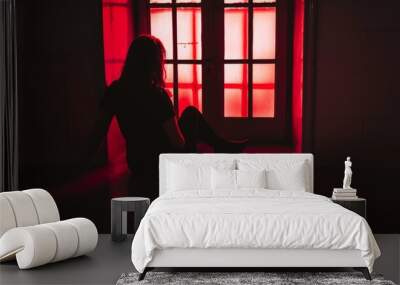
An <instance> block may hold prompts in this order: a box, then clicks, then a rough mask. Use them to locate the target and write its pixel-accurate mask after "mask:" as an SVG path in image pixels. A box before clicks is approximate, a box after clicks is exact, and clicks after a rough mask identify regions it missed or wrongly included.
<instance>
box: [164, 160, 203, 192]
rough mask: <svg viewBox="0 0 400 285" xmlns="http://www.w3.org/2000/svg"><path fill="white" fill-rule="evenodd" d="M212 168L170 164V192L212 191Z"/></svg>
mask: <svg viewBox="0 0 400 285" xmlns="http://www.w3.org/2000/svg"><path fill="white" fill-rule="evenodd" d="M210 188H211V178H210V167H207V166H193V165H188V166H186V165H182V164H177V163H173V162H170V163H169V165H168V179H167V189H168V191H185V190H200V189H210Z"/></svg>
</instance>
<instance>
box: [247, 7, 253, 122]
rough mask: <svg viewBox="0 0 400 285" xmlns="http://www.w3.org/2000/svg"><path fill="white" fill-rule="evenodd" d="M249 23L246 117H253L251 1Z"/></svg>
mask: <svg viewBox="0 0 400 285" xmlns="http://www.w3.org/2000/svg"><path fill="white" fill-rule="evenodd" d="M248 14H249V19H248V21H249V23H248V28H249V29H248V41H249V44H248V59H249V64H248V67H247V68H248V70H247V72H248V75H249V78H248V103H247V104H248V106H247V108H248V117H249V118H252V117H253V0H249V13H248Z"/></svg>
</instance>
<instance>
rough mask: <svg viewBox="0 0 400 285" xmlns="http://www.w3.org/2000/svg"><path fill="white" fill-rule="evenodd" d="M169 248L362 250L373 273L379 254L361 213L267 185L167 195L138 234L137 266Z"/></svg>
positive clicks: (135, 246)
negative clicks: (260, 188) (237, 189)
mask: <svg viewBox="0 0 400 285" xmlns="http://www.w3.org/2000/svg"><path fill="white" fill-rule="evenodd" d="M165 248H274V249H279V248H301V249H358V250H360V251H361V255H362V257H363V259H364V260H365V264H366V266H367V267H368V268H369V270H370V271H371V272H372V267H373V263H374V260H375V259H376V258H377V257H379V255H380V251H379V248H378V246H377V244H376V241H375V239H374V237H373V235H372V232H371V229H370V227H369V226H368V223H367V222H366V221H365V219H363V218H362V217H360V216H359V215H357V214H355V213H353V212H351V211H349V210H347V209H344V208H343V207H341V206H339V205H337V204H335V203H333V202H332V201H330V200H329V199H328V198H326V197H324V196H320V195H315V194H311V193H306V192H299V191H277V190H265V189H264V190H258V189H247V190H240V191H232V192H230V191H218V192H216V193H211V192H207V191H180V192H171V193H167V194H164V195H163V196H161V197H159V198H158V199H156V200H155V201H154V202H153V203H152V204H151V206H150V208H149V210H148V211H147V213H146V215H145V217H144V218H143V219H142V221H141V223H140V226H139V228H138V230H137V232H136V235H135V237H134V239H133V243H132V262H133V264H134V266H135V268H136V269H137V270H138V271H139V272H143V270H144V268H145V267H146V265H147V264H148V263H149V262H150V261H151V260H152V256H153V252H154V250H155V249H165Z"/></svg>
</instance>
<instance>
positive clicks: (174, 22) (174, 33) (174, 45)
mask: <svg viewBox="0 0 400 285" xmlns="http://www.w3.org/2000/svg"><path fill="white" fill-rule="evenodd" d="M175 4H176V0H172V59H173V64H172V67H173V73H174V76H173V78H174V81H173V88H174V108H175V113H176V114H179V100H178V98H179V96H178V64H177V62H176V60H177V59H178V31H177V26H178V25H177V11H176V5H175Z"/></svg>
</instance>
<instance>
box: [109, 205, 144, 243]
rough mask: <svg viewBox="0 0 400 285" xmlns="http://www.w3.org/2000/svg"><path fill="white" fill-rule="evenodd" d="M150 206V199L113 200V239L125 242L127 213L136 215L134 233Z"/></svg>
mask: <svg viewBox="0 0 400 285" xmlns="http://www.w3.org/2000/svg"><path fill="white" fill-rule="evenodd" d="M149 205H150V199H149V198H143V197H119V198H112V199H111V239H112V240H113V241H123V240H125V239H126V235H127V212H133V213H134V220H135V221H134V233H136V230H137V228H138V227H139V224H140V221H141V220H142V218H143V217H144V214H145V213H146V211H147V209H148V208H149Z"/></svg>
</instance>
